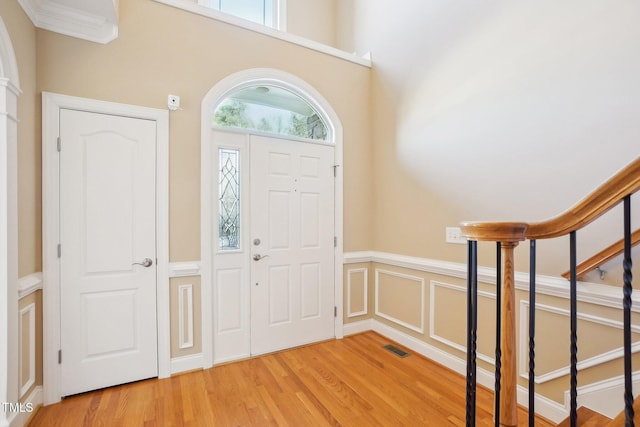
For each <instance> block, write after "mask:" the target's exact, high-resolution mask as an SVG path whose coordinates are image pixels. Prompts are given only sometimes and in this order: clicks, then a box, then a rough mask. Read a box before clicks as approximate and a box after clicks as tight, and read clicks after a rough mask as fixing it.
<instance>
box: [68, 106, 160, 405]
mask: <svg viewBox="0 0 640 427" xmlns="http://www.w3.org/2000/svg"><path fill="white" fill-rule="evenodd" d="M155 126H156V125H155V122H153V121H148V120H140V119H133V118H127V117H119V116H111V115H105V114H97V113H89V112H82V111H74V110H61V112H60V137H61V141H62V150H61V153H60V240H61V241H60V243H61V249H62V256H61V259H60V276H61V277H60V279H61V280H60V286H61V289H60V292H61V348H62V394H63V395H71V394H75V393H80V392H84V391H87V390H93V389H97V388H102V387H107V386H111V385H115V384H121V383H125V382H130V381H135V380H139V379H143V378H149V377H154V376H157V369H158V368H157V328H156V267H155V259H156V246H155V245H156V242H155V235H156V224H155V215H156V212H155V206H156V204H155V192H156V191H155V167H156V157H155V141H156V128H155ZM145 258H149V259H150V260H152V265H151V266H150V267H144V266H141V265H134V263H140V262H142V261H143V260H144V259H145Z"/></svg>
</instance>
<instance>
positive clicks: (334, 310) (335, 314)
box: [333, 305, 338, 317]
mask: <svg viewBox="0 0 640 427" xmlns="http://www.w3.org/2000/svg"><path fill="white" fill-rule="evenodd" d="M333 317H338V306H335V305H334V306H333Z"/></svg>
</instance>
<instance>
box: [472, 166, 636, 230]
mask: <svg viewBox="0 0 640 427" xmlns="http://www.w3.org/2000/svg"><path fill="white" fill-rule="evenodd" d="M638 190H640V157H639V158H637V159H636V160H634V161H633V162H631V163H630V164H629V165H627V166H626V167H624V168H622V169H621V170H619V171H618V172H617V173H616V174H614V175H613V176H612V177H611V178H609V179H608V180H607V181H606V182H605V183H604V184H602V185H601V186H600V187H598V188H597V189H596V190H595V191H594V192H592V193H591V194H590V195H589V196H587V197H585V198H584V199H582V200H581V201H579V202H578V203H576V204H575V205H574V206H573V207H571V208H570V209H568V210H567V211H566V212H564V213H562V214H560V215H558V216H557V217H555V218H552V219H550V220H547V221H542V222H534V223H523V222H463V223H462V224H461V229H462V235H463V236H465V237H467V238H470V239H472V240H488V241H496V242H498V241H502V242H513V241H521V240H524V239H525V238H526V239H530V240H537V239H550V238H554V237H560V236H564V235H567V234H569V233H571V232H572V231H576V230H579V229H581V228H583V227H585V226H586V225H588V224H590V223H591V222H593V221H594V220H595V219H597V218H599V217H600V216H602V215H603V214H604V213H606V212H608V211H609V210H611V209H612V208H613V207H615V206H616V205H617V204H618V203H620V202H621V201H622V200H623V199H624V198H625V197H626V196H628V195H630V194H633V193H635V192H636V191H638ZM523 227H524V230H523Z"/></svg>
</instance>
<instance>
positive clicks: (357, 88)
mask: <svg viewBox="0 0 640 427" xmlns="http://www.w3.org/2000/svg"><path fill="white" fill-rule="evenodd" d="M169 27H171V28H172V31H171V32H167V31H166V28H169ZM37 44H38V56H37V63H38V74H37V77H38V88H37V89H38V93H41V92H42V91H47V92H54V93H60V94H65V95H72V96H79V97H87V98H94V99H100V100H107V101H115V102H121V103H128V104H136V105H142V106H147V107H154V108H166V99H167V95H168V94H170V93H171V94H176V95H179V96H180V98H181V107H182V109H181V110H178V111H176V112H172V113H171V116H170V142H169V144H170V184H169V185H170V195H169V198H170V258H171V261H174V262H178V261H197V260H199V259H200V114H201V113H200V106H201V101H202V99H203V97H204V95H205V94H206V93H207V92H208V91H209V90H210V89H211V87H213V86H214V85H215V84H216V83H217V82H219V81H220V80H221V79H223V78H225V77H227V76H228V75H230V74H232V73H235V72H238V71H241V70H246V69H251V68H258V67H271V68H278V69H281V70H283V71H286V72H289V73H292V74H294V75H296V76H298V77H300V78H302V79H303V80H305V81H306V82H308V83H309V84H311V85H312V86H313V87H315V88H316V89H317V90H318V91H319V92H320V93H321V94H322V95H323V97H325V99H327V100H328V102H329V103H330V104H331V106H332V107H333V108H334V110H335V111H336V113H337V115H338V117H339V118H340V120H341V122H342V125H343V127H344V165H343V172H344V229H345V233H344V247H345V250H347V251H353V250H366V249H369V248H370V247H371V244H372V235H371V219H370V218H371V215H370V211H371V199H372V189H371V181H370V174H371V162H372V158H371V153H372V150H371V140H370V120H369V117H370V106H369V73H370V69H369V68H367V67H363V66H360V65H356V64H353V63H350V62H347V61H344V60H341V59H337V58H334V57H331V56H328V55H324V54H318V53H317V52H314V51H310V50H308V49H305V48H302V47H299V46H296V45H293V44H290V43H287V42H283V41H281V40H278V39H274V38H271V37H268V36H265V35H262V34H258V33H254V32H251V31H247V30H244V29H241V28H237V27H234V26H231V25H228V24H225V23H222V22H219V21H215V20H212V19H208V18H205V17H201V16H197V15H193V14H190V13H187V12H184V11H181V10H178V9H175V8H171V7H168V6H166V5H162V4H160V3H156V2H151V1H147V2H140V1H134V0H125V1H121V3H120V27H119V37H118V38H117V39H116V40H114V41H113V42H111V43H109V44H108V45H98V44H95V43H90V42H86V41H82V40H78V39H75V38H71V37H66V36H62V35H59V34H55V33H52V32H49V31H44V30H38V31H37ZM38 166H39V165H38ZM196 279H197V278H196ZM182 282H183V279H179V280H178V279H174V280H172V282H171V295H172V306H173V309H172V314H171V321H172V339H171V343H172V355H173V356H181V355H185V354H191V353H193V352H197V351H199V349H200V348H201V347H200V346H201V342H200V341H201V340H200V337H198V339H197V340H196V345H195V346H194V347H193V348H191V349H186V350H180V349H178V348H177V336H176V331H177V323H176V322H177V315H178V313H177V311H176V304H177V302H176V301H175V296H176V292H174V291H175V288H176V286H177V284H178V283H182ZM198 282H199V280H198ZM195 290H196V291H199V283H197V284H196V287H195ZM199 306H200V299H199V292H195V293H194V307H196V308H199ZM196 311H197V312H196V314H197V315H198V316H199V310H196ZM198 318H199V317H198ZM196 324H197V329H196V332H197V334H196V336H197V335H198V334H199V333H200V328H199V321H197V322H196Z"/></svg>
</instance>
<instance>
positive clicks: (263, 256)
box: [253, 254, 269, 261]
mask: <svg viewBox="0 0 640 427" xmlns="http://www.w3.org/2000/svg"><path fill="white" fill-rule="evenodd" d="M268 256H269V255H260V254H255V255H254V256H253V260H254V261H260V260H261V259H262V258H266V257H268Z"/></svg>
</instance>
